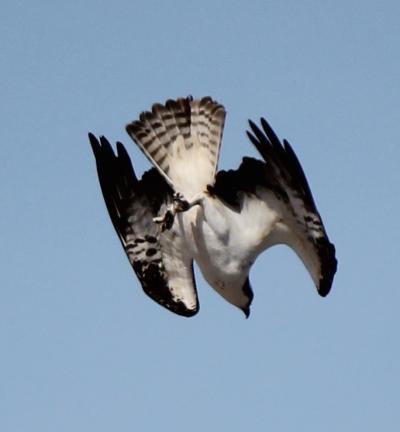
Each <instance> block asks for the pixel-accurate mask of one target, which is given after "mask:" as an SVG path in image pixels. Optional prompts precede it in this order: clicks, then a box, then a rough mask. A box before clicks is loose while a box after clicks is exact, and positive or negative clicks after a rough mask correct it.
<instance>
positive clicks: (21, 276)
mask: <svg viewBox="0 0 400 432" xmlns="http://www.w3.org/2000/svg"><path fill="white" fill-rule="evenodd" d="M1 9H2V12H1V17H0V41H1V42H0V44H1V50H0V95H1V97H0V118H1V120H0V122H1V127H0V145H1V153H2V156H1V158H0V206H1V207H0V208H1V211H0V235H1V241H0V262H1V272H0V298H1V300H0V350H1V351H0V383H1V385H0V430H1V431H2V432H17V431H18V432H20V431H21V432H27V431H29V432H35V431H40V432H46V431H57V432H63V431H76V432H80V431H85V432H86V431H92V430H93V431H97V432H103V431H111V430H117V431H135V430H137V431H144V432H145V431H158V430H163V431H169V430H171V431H176V432H180V431H188V430H189V431H191V432H198V431H206V430H222V431H230V432H235V431H243V430H245V431H247V430H249V431H266V430H271V431H307V432H312V431H341V432H345V431H356V430H360V431H361V430H362V431H364V432H367V431H377V430H386V431H394V430H397V428H398V427H399V425H400V409H399V407H400V397H399V392H400V374H399V367H400V366H399V365H400V347H399V312H398V310H399V304H400V294H399V284H398V271H399V270H398V268H399V265H400V260H399V255H400V254H399V252H400V250H399V249H400V246H399V245H400V230H399V228H398V225H399V222H398V218H399V211H400V203H399V192H398V189H399V186H400V170H399V163H400V150H399V149H400V127H399V125H400V102H399V101H400V79H399V78H400V56H399V47H400V19H399V18H400V3H399V2H398V1H363V2H361V1H358V0H347V1H295V0H292V1H267V0H263V1H248V2H245V1H233V0H231V1H216V0H214V1H210V0H202V1H196V2H194V1H174V2H172V1H171V2H166V1H165V2H162V1H146V2H138V1H134V0H131V1H114V2H106V1H97V2H95V1H81V2H77V1H72V2H66V1H62V2H61V1H43V0H42V1H40V2H31V1H18V0H12V1H8V0H3V2H2V8H1ZM188 94H192V95H194V96H195V97H201V96H204V95H211V96H213V97H214V98H215V99H217V100H218V101H220V102H222V103H223V104H224V105H225V107H226V109H227V111H228V116H227V120H226V127H225V133H224V139H223V145H222V153H221V158H220V167H221V168H224V169H227V168H234V167H237V166H238V164H239V162H240V160H241V158H242V156H244V155H250V156H256V152H255V150H253V149H252V146H251V144H250V143H249V142H248V140H247V139H246V136H245V128H246V125H247V119H248V118H252V119H256V120H257V119H258V118H259V117H260V116H261V115H262V116H265V117H266V118H267V119H268V120H269V121H270V122H271V124H272V126H273V127H274V129H275V131H276V132H277V134H278V135H279V136H280V137H282V138H283V137H285V138H287V139H288V140H289V141H290V142H291V144H292V146H293V147H294V149H295V151H296V153H297V155H298V156H299V158H300V160H301V162H302V164H303V167H304V169H305V172H306V175H307V177H308V179H309V182H310V185H311V188H312V191H313V193H314V197H315V200H316V202H317V205H318V208H319V210H320V213H321V215H322V217H323V220H324V222H325V226H326V229H327V231H328V234H329V236H330V239H331V240H332V242H333V243H335V245H336V249H337V257H338V261H339V267H338V273H337V276H336V278H335V281H334V284H333V288H332V291H331V294H330V295H329V296H328V297H327V298H325V299H322V298H320V297H319V296H318V295H317V293H316V290H315V289H314V287H313V284H312V282H311V279H310V277H309V275H308V274H307V272H306V270H305V269H304V267H303V266H302V264H301V263H300V261H299V260H298V259H297V257H296V256H295V255H294V253H293V252H291V251H290V250H289V249H287V248H285V247H276V248H273V249H272V250H269V251H267V252H266V253H264V254H263V255H262V256H261V257H260V258H259V259H258V261H257V262H256V264H255V265H254V267H253V269H252V272H251V281H252V285H253V288H254V291H255V299H254V302H253V307H252V315H251V317H250V319H249V320H245V319H244V317H243V314H242V313H241V312H240V311H239V310H237V309H235V308H234V307H232V306H231V305H229V304H228V303H226V302H225V301H223V300H222V299H221V298H220V297H219V296H218V295H217V294H216V293H214V292H213V291H212V289H211V288H210V287H208V286H207V285H206V284H205V282H204V281H203V279H202V277H201V276H200V275H199V273H198V272H197V280H198V290H199V298H200V305H201V308H200V312H199V314H198V315H197V316H195V317H193V318H191V319H185V318H182V317H179V316H175V315H173V314H171V313H169V312H168V311H166V310H164V309H163V308H161V307H160V306H158V305H157V304H156V303H154V302H153V301H151V300H150V299H149V298H148V297H147V296H146V295H145V294H144V293H143V292H142V290H141V288H140V285H139V283H138V281H137V279H136V277H135V276H134V274H133V271H132V270H131V268H130V266H129V263H128V261H127V259H126V257H125V254H124V252H123V250H122V248H121V246H120V243H119V241H118V238H117V236H116V235H115V233H114V231H113V227H112V225H111V223H110V220H109V217H108V214H107V212H106V209H105V205H104V202H103V198H102V196H101V193H100V188H99V185H98V180H97V174H96V169H95V163H94V159H93V156H92V154H91V150H90V146H89V143H88V139H87V133H88V132H89V131H92V132H94V133H95V134H104V135H106V136H107V137H108V138H109V139H110V140H111V141H112V142H115V141H116V140H121V141H122V142H124V143H125V144H126V145H127V147H128V149H129V152H130V154H131V157H132V159H133V162H134V166H135V168H136V169H137V171H138V173H139V174H141V173H142V172H143V171H145V170H147V169H148V168H149V163H148V162H147V161H146V160H145V158H144V157H143V156H142V155H141V154H140V152H139V151H138V149H136V148H135V146H134V145H133V144H132V143H131V142H130V139H129V137H128V136H127V135H126V133H125V131H124V126H125V124H126V123H127V122H129V121H131V120H134V119H135V118H137V116H138V114H139V113H140V111H142V110H145V109H148V108H149V107H150V106H151V104H152V103H154V102H163V101H165V100H166V99H168V98H175V97H179V96H186V95H188Z"/></svg>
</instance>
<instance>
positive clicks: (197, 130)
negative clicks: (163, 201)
mask: <svg viewBox="0 0 400 432" xmlns="http://www.w3.org/2000/svg"><path fill="white" fill-rule="evenodd" d="M224 121H225V109H224V107H223V106H222V105H221V104H219V103H217V102H215V101H213V100H212V99H211V98H210V97H204V98H202V99H196V100H193V98H192V97H190V96H189V97H187V98H179V99H177V100H171V99H170V100H168V101H167V102H166V103H165V104H164V105H162V104H154V105H153V107H152V110H151V112H150V111H146V112H143V113H142V114H141V115H140V117H139V120H136V121H134V122H132V123H129V124H128V125H127V126H126V130H127V132H128V134H129V136H130V137H131V138H132V139H133V140H134V141H135V143H136V144H137V145H138V146H139V148H140V149H141V150H142V151H143V153H144V154H145V155H146V157H147V158H148V159H149V160H150V162H151V163H152V164H153V165H154V166H155V167H156V168H157V169H158V171H159V172H160V173H161V174H162V175H163V176H164V178H165V179H166V181H167V182H168V183H169V184H170V186H171V187H172V188H173V189H174V190H175V191H176V192H180V193H182V194H183V195H184V196H185V197H187V198H190V197H192V196H195V195H196V194H198V193H201V192H203V191H204V190H205V189H206V187H207V186H208V185H210V184H211V185H212V184H214V181H215V174H216V170H217V165H218V157H219V149H220V145H221V139H222V133H223V128H224Z"/></svg>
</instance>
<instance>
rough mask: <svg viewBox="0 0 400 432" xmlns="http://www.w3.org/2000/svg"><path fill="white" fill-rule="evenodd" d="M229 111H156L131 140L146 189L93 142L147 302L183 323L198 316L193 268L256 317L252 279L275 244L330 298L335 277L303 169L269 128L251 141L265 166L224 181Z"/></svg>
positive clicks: (205, 107) (251, 166)
mask: <svg viewBox="0 0 400 432" xmlns="http://www.w3.org/2000/svg"><path fill="white" fill-rule="evenodd" d="M224 120H225V110H224V108H223V106H222V105H220V104H218V103H217V102H215V101H213V100H212V99H211V98H203V99H200V100H193V99H192V98H190V97H189V98H185V99H178V100H176V101H172V100H170V101H167V102H166V104H165V105H160V104H155V105H154V106H153V108H152V111H151V112H144V113H142V114H141V116H140V119H139V120H138V121H135V122H132V123H130V124H129V125H128V126H127V131H128V133H129V135H130V136H131V137H132V138H133V140H134V141H135V142H136V143H137V144H138V146H139V147H140V149H141V150H142V151H143V152H144V153H145V155H146V156H147V157H148V159H149V160H150V161H151V163H152V164H153V165H154V167H155V169H154V168H153V169H152V170H150V171H149V172H147V173H145V174H144V176H143V178H142V180H140V181H138V180H137V179H136V176H135V174H134V171H133V168H132V165H131V162H130V159H129V156H128V155H127V153H126V151H125V148H124V147H123V146H122V144H120V143H118V145H117V149H118V153H117V155H115V154H114V152H113V150H112V149H111V146H110V145H109V143H108V142H107V140H105V138H101V139H100V142H99V141H98V140H97V139H96V138H95V137H94V136H93V135H90V140H91V144H92V147H93V150H94V154H95V156H96V161H97V168H98V173H99V179H100V184H101V187H102V191H103V195H104V199H105V202H106V205H107V208H108V210H109V213H110V217H111V219H112V221H113V224H114V227H115V229H116V231H117V233H118V235H119V237H120V240H121V242H122V245H123V247H124V249H125V251H126V253H127V255H128V258H129V260H130V262H131V264H132V266H133V268H134V270H135V272H136V274H137V276H138V277H139V280H140V281H141V283H142V286H143V288H144V290H145V292H146V293H147V294H148V295H149V296H150V297H152V298H153V299H154V300H156V301H157V302H159V303H160V304H161V305H163V306H165V307H166V308H168V309H170V310H171V311H173V312H176V313H178V314H181V315H186V316H191V315H193V314H195V313H196V312H197V311H198V299H197V292H196V287H195V281H194V275H193V260H194V261H196V263H197V264H198V266H199V268H200V270H201V272H202V274H203V276H204V278H205V279H206V281H207V282H208V283H209V284H210V285H211V286H212V287H213V288H214V289H215V290H216V291H217V292H218V293H219V294H220V295H221V296H222V297H224V298H225V299H226V300H227V301H229V302H230V303H232V304H234V305H235V306H237V307H239V308H241V309H242V310H243V311H244V313H245V314H246V316H248V314H249V311H250V304H251V301H252V298H253V292H252V289H251V287H250V282H249V271H250V268H251V265H252V264H253V263H254V261H255V260H256V258H257V257H258V255H259V254H260V253H262V252H263V251H264V250H265V249H267V248H269V247H271V246H273V245H275V244H287V245H288V246H290V247H291V248H292V249H294V251H295V252H296V253H297V254H298V256H299V257H300V258H301V260H302V261H303V263H304V264H305V266H306V268H307V269H308V271H309V273H310V275H311V277H312V278H313V281H314V283H315V284H316V286H317V289H318V291H319V293H320V294H321V295H323V296H324V295H326V294H327V293H328V292H329V289H330V287H331V284H332V280H333V276H334V273H335V271H336V259H335V250H334V247H333V245H332V244H331V243H330V242H329V240H328V237H327V235H326V232H325V229H324V227H323V224H322V221H321V218H320V216H319V213H318V211H317V209H316V207H315V203H314V200H313V198H312V195H311V192H310V189H309V187H308V184H307V181H306V178H305V176H304V173H303V171H302V168H301V166H300V164H299V162H298V160H297V158H296V156H295V154H294V152H293V150H292V148H291V147H290V145H289V144H288V143H287V142H286V141H284V144H283V145H282V144H281V143H280V141H279V140H278V138H277V137H276V135H275V134H274V132H273V131H272V129H271V128H270V126H269V125H268V124H267V123H266V122H265V120H263V119H262V128H263V130H261V129H259V128H258V127H257V126H256V125H255V124H254V123H252V122H251V123H250V126H251V133H248V135H249V138H250V140H251V141H252V142H253V143H254V145H255V146H256V147H257V149H258V150H259V152H260V154H261V156H262V157H263V159H264V160H263V161H259V160H256V159H253V158H244V159H243V162H242V164H241V165H240V167H239V169H238V170H235V171H233V170H231V171H220V172H218V173H217V163H218V156H219V148H220V144H221V139H222V132H223V125H224Z"/></svg>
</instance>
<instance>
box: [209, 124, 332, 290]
mask: <svg viewBox="0 0 400 432" xmlns="http://www.w3.org/2000/svg"><path fill="white" fill-rule="evenodd" d="M261 126H262V129H261V128H259V127H258V126H256V125H255V124H254V123H253V122H251V121H250V128H251V132H247V134H248V136H249V138H250V140H251V142H252V143H253V144H254V145H255V146H256V148H257V150H258V151H259V153H260V154H261V156H262V157H263V159H264V162H262V161H259V160H256V159H252V158H244V159H243V162H242V164H241V166H240V167H239V169H238V170H236V171H227V172H225V171H221V172H219V173H218V175H217V179H216V183H215V186H214V188H213V192H214V193H216V194H217V195H218V196H219V197H220V198H221V199H222V200H223V201H224V202H225V203H226V204H227V205H228V206H230V207H231V208H233V209H234V210H235V211H236V212H238V213H239V214H240V215H243V219H246V220H243V226H246V224H247V225H249V224H254V225H257V224H258V225H259V232H265V233H266V236H267V237H266V238H265V239H263V244H264V246H265V247H269V246H272V245H274V244H286V245H288V246H289V247H291V248H292V249H293V250H294V251H295V252H296V254H297V255H298V256H299V257H300V259H301V260H302V261H303V263H304V265H305V266H306V268H307V270H308V271H309V273H310V275H311V277H312V279H313V281H314V283H315V285H316V287H317V290H318V293H319V294H320V295H321V296H326V295H327V294H328V293H329V291H330V288H331V285H332V282H333V277H334V275H335V272H336V267H337V261H336V257H335V247H334V245H333V244H332V243H331V242H330V241H329V238H328V236H327V234H326V231H325V228H324V225H323V223H322V220H321V217H320V215H319V212H318V210H317V207H316V205H315V202H314V199H313V196H312V194H311V190H310V187H309V185H308V182H307V179H306V177H305V175H304V172H303V169H302V167H301V165H300V162H299V160H298V159H297V157H296V155H295V153H294V151H293V149H292V147H291V146H290V144H289V143H288V142H287V141H286V140H284V141H283V144H282V143H281V142H280V140H279V139H278V137H277V136H276V135H275V133H274V131H273V130H272V128H271V127H270V126H269V124H268V123H267V122H266V121H265V120H264V119H261ZM259 204H260V205H259ZM261 204H262V205H261ZM264 204H265V205H264ZM245 208H247V209H248V208H250V209H252V210H251V211H247V212H246V211H244V210H243V209H245ZM271 221H273V222H271ZM271 224H272V225H271ZM267 226H268V230H267V229H265V228H266V227H267ZM270 228H271V230H270ZM260 241H261V239H260ZM265 247H264V248H265Z"/></svg>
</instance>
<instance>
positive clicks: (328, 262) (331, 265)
mask: <svg viewBox="0 0 400 432" xmlns="http://www.w3.org/2000/svg"><path fill="white" fill-rule="evenodd" d="M321 259H322V269H323V274H322V277H321V279H320V281H319V285H318V287H317V289H318V294H319V295H320V296H321V297H326V296H327V295H328V294H329V292H330V290H331V287H332V283H333V278H334V276H335V274H336V270H337V259H336V256H335V246H334V245H333V244H332V243H329V245H328V247H327V248H326V251H325V253H324V254H323V256H322V257H321Z"/></svg>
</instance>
